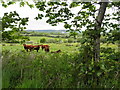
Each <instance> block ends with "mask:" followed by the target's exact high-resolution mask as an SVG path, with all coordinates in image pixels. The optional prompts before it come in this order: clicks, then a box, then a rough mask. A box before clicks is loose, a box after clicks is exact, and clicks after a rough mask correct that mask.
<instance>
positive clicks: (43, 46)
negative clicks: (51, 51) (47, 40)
mask: <svg viewBox="0 0 120 90" xmlns="http://www.w3.org/2000/svg"><path fill="white" fill-rule="evenodd" d="M39 46H41V48H42V50H43V49H45V47H47V48H49V47H50V46H49V45H39Z"/></svg>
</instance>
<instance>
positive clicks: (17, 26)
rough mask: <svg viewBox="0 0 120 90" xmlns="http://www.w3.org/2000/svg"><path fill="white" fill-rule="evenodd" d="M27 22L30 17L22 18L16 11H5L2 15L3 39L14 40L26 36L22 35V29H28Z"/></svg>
mask: <svg viewBox="0 0 120 90" xmlns="http://www.w3.org/2000/svg"><path fill="white" fill-rule="evenodd" d="M27 22H28V18H20V16H19V14H18V13H17V12H16V11H14V12H10V13H4V16H3V17H2V40H3V41H10V40H12V41H14V40H15V39H20V38H24V37H22V36H21V35H20V31H23V30H24V29H26V27H25V25H27ZM6 29H7V30H6ZM24 39H25V38H24Z"/></svg>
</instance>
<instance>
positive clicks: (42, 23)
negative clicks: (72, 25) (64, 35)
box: [0, 3, 65, 30]
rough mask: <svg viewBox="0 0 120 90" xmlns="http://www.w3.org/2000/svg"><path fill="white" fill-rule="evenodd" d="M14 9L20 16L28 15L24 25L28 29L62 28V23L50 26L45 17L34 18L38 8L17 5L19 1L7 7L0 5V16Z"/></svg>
mask: <svg viewBox="0 0 120 90" xmlns="http://www.w3.org/2000/svg"><path fill="white" fill-rule="evenodd" d="M11 11H16V12H17V13H18V14H19V15H20V17H29V22H28V25H27V26H26V27H27V29H28V30H47V29H53V30H64V29H65V28H64V27H63V24H59V25H58V26H51V25H49V24H48V23H46V18H44V19H42V20H35V19H34V18H35V17H36V16H37V15H38V13H39V10H38V9H36V8H32V9H31V8H30V7H29V6H27V5H25V6H24V7H19V3H16V4H14V5H10V6H8V7H7V8H4V7H1V6H0V12H2V13H0V17H3V15H4V13H5V12H11Z"/></svg>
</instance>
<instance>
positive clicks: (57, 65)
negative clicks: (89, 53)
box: [2, 50, 120, 88]
mask: <svg viewBox="0 0 120 90" xmlns="http://www.w3.org/2000/svg"><path fill="white" fill-rule="evenodd" d="M2 52H3V53H2V55H3V58H2V60H3V61H2V64H3V67H2V70H3V73H2V74H3V80H2V83H3V84H2V86H3V88H89V87H94V88H97V87H98V88H101V87H103V88H118V87H119V86H120V84H119V83H118V82H119V81H120V80H119V79H118V78H119V77H120V76H119V66H120V63H115V62H114V61H109V60H102V61H100V62H99V63H98V64H95V63H93V62H91V61H89V60H88V61H86V62H85V61H84V62H83V60H82V55H81V53H66V52H62V53H58V54H54V53H45V52H34V51H33V52H26V51H25V50H16V51H15V52H13V51H11V50H3V51H2ZM95 66H97V67H98V66H99V69H97V70H96V69H95V68H94V67H95ZM94 77H97V78H98V80H99V81H96V80H95V78H94Z"/></svg>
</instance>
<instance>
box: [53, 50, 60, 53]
mask: <svg viewBox="0 0 120 90" xmlns="http://www.w3.org/2000/svg"><path fill="white" fill-rule="evenodd" d="M60 52H61V50H57V51H54V52H51V53H60Z"/></svg>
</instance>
